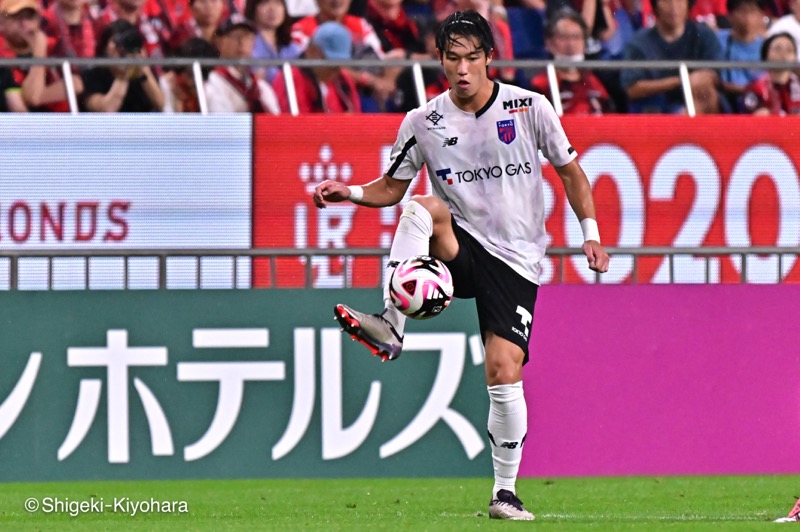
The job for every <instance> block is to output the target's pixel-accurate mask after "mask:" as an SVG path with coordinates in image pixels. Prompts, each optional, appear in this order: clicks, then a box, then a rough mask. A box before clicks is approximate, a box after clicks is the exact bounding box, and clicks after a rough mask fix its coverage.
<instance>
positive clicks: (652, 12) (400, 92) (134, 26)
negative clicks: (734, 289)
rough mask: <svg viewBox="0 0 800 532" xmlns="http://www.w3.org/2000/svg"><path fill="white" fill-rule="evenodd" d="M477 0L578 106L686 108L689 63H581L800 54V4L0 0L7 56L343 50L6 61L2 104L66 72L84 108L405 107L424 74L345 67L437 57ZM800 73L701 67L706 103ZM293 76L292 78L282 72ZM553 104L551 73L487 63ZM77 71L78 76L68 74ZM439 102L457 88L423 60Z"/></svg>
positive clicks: (774, 0) (508, 46) (779, 106)
mask: <svg viewBox="0 0 800 532" xmlns="http://www.w3.org/2000/svg"><path fill="white" fill-rule="evenodd" d="M465 9H474V10H476V11H478V12H479V13H481V14H482V15H483V16H484V17H485V18H486V19H487V20H488V21H489V22H490V25H491V27H492V29H493V33H494V38H495V58H496V59H545V58H554V59H556V60H558V65H559V67H558V68H557V69H556V76H555V80H556V81H557V83H558V88H559V93H560V99H561V104H562V107H563V112H564V113H565V114H603V113H625V112H627V113H672V114H680V113H685V112H686V108H685V100H684V94H683V90H682V87H681V78H680V76H679V73H678V70H677V69H674V70H673V69H668V70H664V69H623V70H618V71H617V70H607V69H603V70H598V71H596V72H592V71H590V70H587V69H577V68H570V67H569V65H570V63H576V64H577V63H579V62H581V61H583V60H585V59H604V60H612V61H625V60H711V61H713V60H730V61H784V62H797V61H798V42H800V0H506V1H505V2H504V1H503V0H0V57H4V58H31V57H34V58H40V57H59V58H62V57H63V58H91V57H104V58H124V57H151V58H163V57H181V58H225V59H243V58H265V59H280V58H286V59H292V58H311V59H330V60H331V61H332V63H331V64H330V65H329V66H324V67H315V68H297V67H293V68H291V69H290V71H284V70H283V69H280V68H277V67H270V68H249V67H245V66H219V67H216V68H210V67H209V68H205V67H204V68H203V69H202V78H203V86H202V87H197V86H196V85H195V79H196V78H195V76H194V75H193V71H192V69H191V68H189V67H187V68H183V67H181V68H163V67H158V68H156V67H153V68H150V67H131V66H108V67H107V66H103V67H95V68H88V69H78V68H73V70H72V72H71V79H67V80H65V79H64V77H63V75H62V74H63V70H62V69H59V68H52V67H46V66H32V67H29V68H23V67H12V68H7V67H0V94H2V97H0V111H17V112H24V111H51V112H52V111H54V112H58V111H67V110H69V105H68V103H67V84H66V83H67V82H70V81H71V82H72V84H73V85H74V89H75V92H76V94H77V95H78V103H79V107H80V109H81V110H82V111H87V112H170V113H174V112H198V111H199V110H200V98H199V97H198V89H202V91H201V92H202V93H204V95H205V101H206V102H207V105H208V110H209V111H210V112H264V113H272V114H280V113H286V112H289V98H288V94H287V81H291V82H292V83H291V84H290V85H292V86H293V87H294V91H295V93H296V95H297V106H298V109H299V112H301V113H314V112H328V113H360V112H407V111H409V110H411V109H413V108H415V107H417V106H418V99H417V92H416V89H415V84H414V77H413V74H412V70H411V68H400V67H376V68H359V69H352V68H344V67H342V66H338V65H337V64H336V63H335V61H342V60H347V59H351V58H355V59H365V58H372V59H400V58H402V59H436V50H435V44H434V37H435V34H436V31H437V29H438V26H439V24H440V22H441V21H442V20H444V18H446V17H447V16H448V15H449V14H450V13H452V12H454V11H456V10H465ZM798 71H800V63H798V68H797V69H795V68H788V69H783V70H769V71H765V70H754V69H745V68H739V69H728V70H721V71H720V70H712V69H696V70H691V71H690V72H689V82H690V84H691V88H692V94H693V95H694V103H695V107H696V111H697V113H701V114H702V113H751V114H770V115H785V114H789V115H791V114H800V79H798V76H797V72H798ZM286 75H290V76H291V78H292V79H291V80H287V79H285V76H286ZM490 75H491V76H492V77H494V78H495V79H498V80H501V81H503V82H505V83H512V84H515V85H519V86H522V87H526V88H530V89H532V90H535V91H537V92H540V93H542V94H544V95H545V96H547V97H548V98H552V92H553V91H552V90H551V87H550V83H551V79H552V78H551V77H550V76H548V75H547V73H546V72H544V71H535V70H533V71H532V70H530V69H518V68H508V67H503V68H495V67H492V68H490ZM68 77H69V76H68ZM423 79H424V85H425V92H426V96H427V97H428V98H430V97H433V96H435V95H437V94H439V93H440V92H442V91H443V90H445V89H446V88H447V81H446V79H445V78H444V76H443V74H442V73H441V70H440V69H439V68H425V69H423Z"/></svg>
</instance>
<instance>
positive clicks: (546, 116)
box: [533, 96, 578, 167]
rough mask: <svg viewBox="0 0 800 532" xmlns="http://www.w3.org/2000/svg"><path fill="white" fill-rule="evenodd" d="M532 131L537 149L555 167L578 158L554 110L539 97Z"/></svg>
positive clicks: (543, 98) (546, 101) (544, 99)
mask: <svg viewBox="0 0 800 532" xmlns="http://www.w3.org/2000/svg"><path fill="white" fill-rule="evenodd" d="M533 120H534V124H533V125H534V130H535V131H536V142H537V147H538V148H539V149H540V150H542V153H543V154H544V156H545V157H546V158H547V160H548V161H550V163H551V164H552V165H553V166H555V167H561V166H564V165H565V164H567V163H569V162H570V161H572V160H573V159H574V158H575V157H577V156H578V154H577V152H576V151H575V149H574V148H573V147H572V145H570V143H569V140H568V139H567V134H566V133H564V128H563V127H562V126H561V120H559V119H558V115H557V114H556V111H555V109H553V106H552V105H551V104H550V102H549V101H548V100H547V99H546V98H545V97H543V96H542V97H541V103H540V104H539V105H538V106H537V108H536V112H535V113H534V116H533Z"/></svg>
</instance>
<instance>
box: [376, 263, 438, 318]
mask: <svg viewBox="0 0 800 532" xmlns="http://www.w3.org/2000/svg"><path fill="white" fill-rule="evenodd" d="M389 295H390V296H391V298H392V303H394V306H395V307H397V309H398V310H399V311H400V312H402V313H403V314H405V315H406V316H408V317H409V318H414V319H416V320H426V319H428V318H433V317H434V316H437V315H438V314H440V313H441V312H442V311H443V310H444V309H446V308H447V305H449V304H450V300H451V299H453V277H452V276H451V275H450V270H448V269H447V266H445V265H444V263H443V262H442V261H440V260H439V259H435V258H433V257H429V256H427V255H417V256H415V257H409V258H407V259H406V260H404V261H402V262H401V263H400V264H398V265H397V267H396V268H395V269H394V272H392V277H391V279H390V280H389Z"/></svg>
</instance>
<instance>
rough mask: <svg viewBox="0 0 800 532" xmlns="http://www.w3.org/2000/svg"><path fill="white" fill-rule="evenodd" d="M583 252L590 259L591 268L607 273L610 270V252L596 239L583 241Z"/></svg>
mask: <svg viewBox="0 0 800 532" xmlns="http://www.w3.org/2000/svg"><path fill="white" fill-rule="evenodd" d="M583 253H584V255H586V260H587V261H589V269H590V270H593V271H596V272H600V273H605V272H607V271H608V260H609V259H608V253H606V250H604V249H603V246H601V245H600V242H597V241H596V240H587V241H586V242H584V243H583Z"/></svg>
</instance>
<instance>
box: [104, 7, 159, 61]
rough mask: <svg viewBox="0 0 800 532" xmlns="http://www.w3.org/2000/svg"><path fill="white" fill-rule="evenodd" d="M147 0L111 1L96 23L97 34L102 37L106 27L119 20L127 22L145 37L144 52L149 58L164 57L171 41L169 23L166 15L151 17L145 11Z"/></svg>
mask: <svg viewBox="0 0 800 532" xmlns="http://www.w3.org/2000/svg"><path fill="white" fill-rule="evenodd" d="M144 6H145V0H110V1H109V4H108V5H107V6H106V8H105V9H103V11H102V13H100V17H99V18H98V19H97V21H96V22H95V34H96V35H100V34H101V33H102V32H103V30H104V29H105V27H106V26H108V25H109V24H111V23H112V22H114V21H115V20H117V19H122V20H127V21H128V22H130V23H131V24H133V25H134V26H136V27H137V28H139V32H140V33H141V34H142V37H144V48H143V50H144V52H145V56H147V57H164V49H165V48H167V45H168V43H169V40H170V31H169V22H168V21H166V20H165V19H164V15H163V14H162V13H159V14H158V15H157V16H149V15H147V14H146V13H145V10H144Z"/></svg>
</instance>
